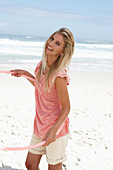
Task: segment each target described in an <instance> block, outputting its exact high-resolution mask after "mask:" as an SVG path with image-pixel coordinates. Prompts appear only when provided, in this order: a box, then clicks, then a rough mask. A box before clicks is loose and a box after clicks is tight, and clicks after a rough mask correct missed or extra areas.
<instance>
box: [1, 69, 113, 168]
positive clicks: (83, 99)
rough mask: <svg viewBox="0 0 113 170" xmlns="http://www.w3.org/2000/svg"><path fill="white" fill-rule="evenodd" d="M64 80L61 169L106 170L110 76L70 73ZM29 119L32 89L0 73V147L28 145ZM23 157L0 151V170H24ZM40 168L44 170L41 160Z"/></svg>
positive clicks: (111, 153) (112, 106)
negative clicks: (67, 107)
mask: <svg viewBox="0 0 113 170" xmlns="http://www.w3.org/2000/svg"><path fill="white" fill-rule="evenodd" d="M2 70H3V69H2ZM6 70H8V68H7V69H6ZM30 71H31V72H32V73H33V70H30ZM69 76H70V78H71V81H70V85H69V86H68V89H69V95H70V101H71V111H70V114H69V118H70V137H69V143H68V147H67V152H66V153H67V161H66V162H65V163H64V168H63V169H67V170H112V169H113V142H112V139H113V73H99V72H98V73H97V72H77V71H70V72H69ZM34 116H35V100H34V87H33V86H32V85H31V84H30V83H29V82H28V81H27V80H26V79H25V78H22V77H21V78H15V77H12V76H10V75H6V74H0V146H26V145H29V142H30V138H31V134H32V131H33V121H34ZM26 156H27V150H25V151H13V152H12V151H0V169H1V170H2V169H4V170H10V169H18V170H20V169H23V170H24V169H26V168H25V165H24V162H25V160H26ZM40 169H42V170H45V169H47V163H46V158H45V156H44V157H43V159H42V161H41V164H40Z"/></svg>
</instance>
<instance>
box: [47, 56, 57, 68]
mask: <svg viewBox="0 0 113 170" xmlns="http://www.w3.org/2000/svg"><path fill="white" fill-rule="evenodd" d="M56 59H57V57H53V56H52V57H51V56H48V57H47V64H48V67H51V65H52V64H53V63H54V62H55V61H56Z"/></svg>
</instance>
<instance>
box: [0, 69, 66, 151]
mask: <svg viewBox="0 0 113 170" xmlns="http://www.w3.org/2000/svg"><path fill="white" fill-rule="evenodd" d="M0 73H6V74H11V73H14V72H13V71H0ZM20 77H25V78H27V79H29V80H32V81H34V79H33V78H31V77H28V76H25V75H21V76H20ZM63 125H64V123H63V124H62V126H61V127H60V128H59V129H58V131H57V133H56V135H58V134H59V133H60V131H61V130H62V128H63ZM45 142H46V141H42V142H40V143H38V144H35V145H31V146H23V147H0V150H7V151H22V150H27V149H32V148H36V147H39V146H42V145H44V144H45Z"/></svg>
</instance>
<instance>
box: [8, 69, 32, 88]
mask: <svg viewBox="0 0 113 170" xmlns="http://www.w3.org/2000/svg"><path fill="white" fill-rule="evenodd" d="M10 71H12V72H14V73H11V75H12V76H15V77H20V76H21V75H25V76H28V77H31V78H33V79H34V80H35V77H34V76H33V75H32V74H31V73H29V72H28V71H26V70H20V69H15V70H10ZM27 80H28V81H29V82H30V83H31V84H32V85H33V86H35V84H34V81H32V80H29V79H27Z"/></svg>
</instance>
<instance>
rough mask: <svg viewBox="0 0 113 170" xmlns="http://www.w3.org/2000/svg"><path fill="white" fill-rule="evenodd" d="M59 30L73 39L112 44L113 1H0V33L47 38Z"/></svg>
mask: <svg viewBox="0 0 113 170" xmlns="http://www.w3.org/2000/svg"><path fill="white" fill-rule="evenodd" d="M61 27H67V28H69V29H70V30H71V31H72V33H73V34H74V37H75V39H76V40H89V41H104V42H107V41H108V42H109V41H111V42H113V0H94V1H91V0H57V1H56V0H0V34H13V35H30V36H41V37H48V35H50V34H51V33H53V32H54V31H56V30H57V29H59V28H61Z"/></svg>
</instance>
